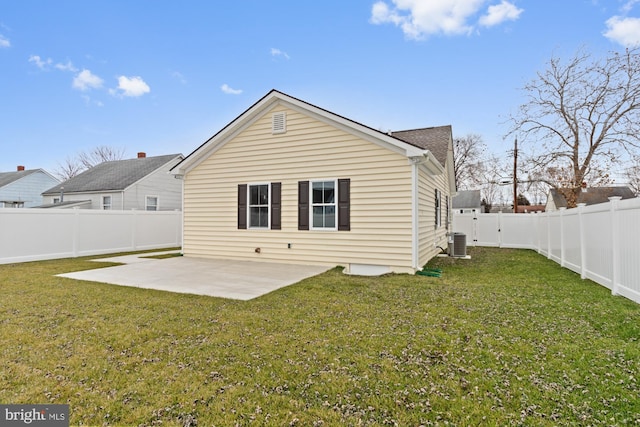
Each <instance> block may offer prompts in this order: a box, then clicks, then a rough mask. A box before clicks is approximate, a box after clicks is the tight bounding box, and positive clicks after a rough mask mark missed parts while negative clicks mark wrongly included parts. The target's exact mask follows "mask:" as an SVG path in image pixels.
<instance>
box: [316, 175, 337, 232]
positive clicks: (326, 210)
mask: <svg viewBox="0 0 640 427" xmlns="http://www.w3.org/2000/svg"><path fill="white" fill-rule="evenodd" d="M311 189H312V193H311V204H312V221H311V223H312V226H313V228H335V227H336V191H335V190H336V183H335V181H317V182H313V183H312V187H311Z"/></svg>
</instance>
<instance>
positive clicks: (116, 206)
mask: <svg viewBox="0 0 640 427" xmlns="http://www.w3.org/2000/svg"><path fill="white" fill-rule="evenodd" d="M182 159H183V156H182V155H181V154H170V155H166V156H156V157H146V155H145V153H138V158H136V159H128V160H116V161H110V162H104V163H100V164H99V165H97V166H94V167H92V168H90V169H87V170H86V171H84V172H82V173H80V174H78V175H76V176H74V177H73V178H71V179H68V180H67V181H65V182H63V183H61V184H59V185H56V186H55V187H53V188H50V189H48V190H47V191H45V192H44V193H43V198H44V202H43V203H44V205H42V206H39V207H40V208H81V209H101V210H111V209H112V210H130V209H138V210H148V211H167V210H179V209H181V208H182V182H181V181H180V180H178V179H175V176H173V175H172V174H170V173H168V172H169V170H170V169H171V168H172V167H173V166H175V165H176V164H177V163H178V162H180V161H181V160H182Z"/></svg>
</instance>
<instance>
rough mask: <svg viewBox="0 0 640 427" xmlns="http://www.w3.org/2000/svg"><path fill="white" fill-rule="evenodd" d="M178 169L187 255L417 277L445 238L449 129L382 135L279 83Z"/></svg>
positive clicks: (450, 177) (451, 188) (450, 187)
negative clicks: (279, 86)
mask: <svg viewBox="0 0 640 427" xmlns="http://www.w3.org/2000/svg"><path fill="white" fill-rule="evenodd" d="M172 172H173V173H175V174H176V175H179V176H182V177H183V180H184V196H183V197H184V237H183V252H184V254H185V255H186V256H194V257H209V258H222V259H248V260H256V261H272V262H282V263H294V264H319V265H327V266H335V265H342V266H344V267H345V268H346V272H347V273H351V274H382V273H386V272H405V273H406V272H411V273H413V272H415V271H416V270H418V269H421V268H422V267H423V265H424V264H425V263H426V262H427V261H428V260H429V259H430V258H432V257H433V256H435V255H436V254H438V253H439V252H440V249H438V246H442V247H445V246H446V245H447V232H448V231H449V219H450V214H449V210H450V200H451V195H452V194H454V193H455V179H454V174H453V147H452V132H451V126H442V127H434V128H427V129H415V130H410V131H402V132H394V133H384V132H380V131H377V130H375V129H372V128H370V127H367V126H364V125H362V124H360V123H357V122H354V121H352V120H349V119H347V118H345V117H342V116H339V115H337V114H334V113H332V112H329V111H327V110H324V109H322V108H319V107H316V106H315V105H311V104H309V103H307V102H304V101H302V100H299V99H297V98H294V97H291V96H289V95H286V94H284V93H282V92H278V91H276V90H272V91H271V92H269V93H268V94H267V95H265V96H264V97H263V98H261V99H260V100H259V101H257V102H256V103H255V104H254V105H253V106H251V107H250V108H249V109H248V110H246V111H245V112H244V113H242V114H241V115H240V116H238V117H237V118H236V119H235V120H233V121H232V122H231V123H229V124H228V125H227V126H226V127H224V128H223V129H222V130H220V131H219V132H218V133H216V134H215V135H214V136H212V137H211V138H210V139H209V140H207V141H206V142H205V143H204V144H202V145H201V146H200V147H199V148H197V149H196V150H195V151H194V152H193V153H191V154H190V155H188V156H187V157H186V158H185V159H184V160H183V161H182V162H181V163H180V164H178V165H177V166H176V167H174V168H173V170H172Z"/></svg>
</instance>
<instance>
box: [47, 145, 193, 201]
mask: <svg viewBox="0 0 640 427" xmlns="http://www.w3.org/2000/svg"><path fill="white" fill-rule="evenodd" d="M178 156H181V154H169V155H165V156H155V157H143V158H136V159H128V160H115V161H111V162H104V163H100V164H99V165H96V166H94V167H92V168H91V169H87V170H86V171H84V172H82V173H80V174H78V175H76V176H74V177H73V178H71V179H68V180H67V181H65V182H63V183H61V184H59V185H56V186H55V187H53V188H50V189H49V190H47V191H45V192H44V193H43V194H54V193H59V192H60V191H61V190H62V187H64V192H65V193H86V192H95V191H121V190H124V189H125V188H127V187H129V186H130V185H131V184H133V183H135V182H137V181H139V180H140V179H142V178H144V177H145V176H147V175H149V174H150V173H151V172H153V171H155V170H157V169H158V168H160V167H161V166H163V165H165V164H166V163H168V162H169V161H170V160H172V159H175V158H176V157H178Z"/></svg>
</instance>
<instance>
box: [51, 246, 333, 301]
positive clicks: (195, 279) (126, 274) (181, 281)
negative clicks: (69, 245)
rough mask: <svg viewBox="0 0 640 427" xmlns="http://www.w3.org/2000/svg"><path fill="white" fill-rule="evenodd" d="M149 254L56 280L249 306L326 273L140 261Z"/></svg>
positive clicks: (214, 262) (261, 265) (248, 264)
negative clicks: (226, 300)
mask: <svg viewBox="0 0 640 427" xmlns="http://www.w3.org/2000/svg"><path fill="white" fill-rule="evenodd" d="M164 253H166V252H164ZM154 254H158V253H154ZM154 254H150V253H144V254H136V255H126V256H120V257H111V258H102V259H96V260H94V261H98V262H100V261H105V262H121V263H125V265H120V266H115V267H105V268H99V269H95V270H85V271H77V272H73V273H65V274H59V275H58V276H60V277H68V278H71V279H77V280H87V281H91V282H101V283H110V284H114V285H121V286H134V287H138V288H146V289H157V290H162V291H169V292H179V293H187V294H196V295H208V296H213V297H220V298H231V299H238V300H250V299H252V298H256V297H259V296H261V295H264V294H267V293H269V292H272V291H274V290H276V289H279V288H282V287H284V286H289V285H292V284H294V283H297V282H299V281H301V280H303V279H306V278H307V277H311V276H315V275H317V274H320V273H324V272H325V271H327V270H329V269H330V268H331V267H323V266H317V265H294V264H281V263H270V262H255V261H233V260H218V259H204V258H192V257H173V258H166V259H150V258H144V257H149V256H152V255H154Z"/></svg>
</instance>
